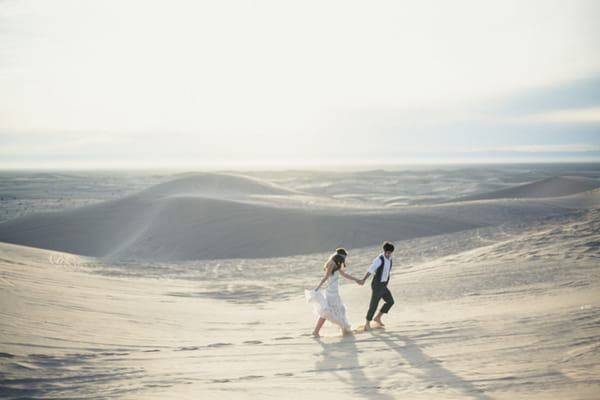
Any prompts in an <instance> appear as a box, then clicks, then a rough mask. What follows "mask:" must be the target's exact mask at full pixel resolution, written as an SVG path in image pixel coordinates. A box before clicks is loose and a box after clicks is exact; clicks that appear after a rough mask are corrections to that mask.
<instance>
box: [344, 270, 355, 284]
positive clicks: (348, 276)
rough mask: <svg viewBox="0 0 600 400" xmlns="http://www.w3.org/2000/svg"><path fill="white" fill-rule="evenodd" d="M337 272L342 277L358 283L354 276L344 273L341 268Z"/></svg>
mask: <svg viewBox="0 0 600 400" xmlns="http://www.w3.org/2000/svg"><path fill="white" fill-rule="evenodd" d="M339 272H340V275H341V276H343V277H344V278H346V279H350V280H351V281H354V282H356V283H358V279H357V278H355V277H353V276H352V275H349V274H347V273H345V272H344V271H342V270H341V269H340V270H339Z"/></svg>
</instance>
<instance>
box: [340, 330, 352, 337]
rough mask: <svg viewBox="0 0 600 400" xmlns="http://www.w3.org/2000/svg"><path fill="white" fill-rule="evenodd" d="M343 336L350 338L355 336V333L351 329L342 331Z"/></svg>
mask: <svg viewBox="0 0 600 400" xmlns="http://www.w3.org/2000/svg"><path fill="white" fill-rule="evenodd" d="M342 334H343V335H344V336H348V335H354V331H352V330H351V329H344V330H343V331H342Z"/></svg>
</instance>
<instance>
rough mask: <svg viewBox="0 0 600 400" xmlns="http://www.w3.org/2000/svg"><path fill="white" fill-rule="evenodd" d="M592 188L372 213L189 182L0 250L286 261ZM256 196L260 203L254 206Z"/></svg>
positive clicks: (549, 184) (508, 192)
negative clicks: (19, 248)
mask: <svg viewBox="0 0 600 400" xmlns="http://www.w3.org/2000/svg"><path fill="white" fill-rule="evenodd" d="M340 186H342V187H340V190H343V189H344V188H343V185H342V184H340ZM599 186H600V184H599V182H598V181H596V180H593V179H582V178H571V177H566V178H550V179H545V180H542V181H538V182H534V183H530V184H526V185H520V186H516V187H513V188H509V189H505V190H501V191H497V192H492V193H487V194H483V195H478V196H471V197H469V198H465V199H463V200H494V199H504V198H513V199H519V198H520V199H522V200H520V201H514V202H509V203H507V202H505V201H499V202H497V203H496V202H493V201H490V202H479V203H470V202H460V201H459V202H454V203H451V204H441V205H440V204H438V205H428V206H419V207H396V208H386V207H383V206H381V205H380V204H373V206H372V207H371V208H370V209H369V208H363V209H350V208H347V207H344V204H343V203H339V206H338V208H335V207H331V208H326V209H325V208H318V206H316V205H315V204H317V203H318V202H311V201H310V199H309V200H308V201H307V202H306V204H303V205H302V206H300V207H299V206H297V205H298V203H297V202H296V203H294V202H293V201H292V200H291V199H292V197H294V196H295V195H298V194H301V193H299V192H297V191H294V190H290V189H287V188H285V187H281V186H278V185H275V184H272V183H270V182H267V181H264V180H260V179H257V178H252V177H247V176H243V175H236V174H216V173H215V174H190V175H183V176H180V177H178V178H177V179H174V180H172V181H169V182H166V183H162V184H159V185H156V186H153V187H151V188H149V189H146V190H143V191H141V192H139V193H136V194H134V195H130V196H128V197H124V198H122V199H119V200H112V201H107V202H104V203H100V204H96V205H92V206H87V207H82V208H77V209H71V210H67V211H62V212H55V213H44V214H33V215H30V216H26V217H22V218H17V219H14V220H10V221H8V222H5V223H2V224H0V241H4V242H8V243H14V244H21V245H27V246H32V247H38V248H45V249H52V250H58V251H64V252H69V253H74V254H80V255H87V256H93V257H108V258H113V259H123V260H152V261H181V260H194V259H220V258H262V257H276V256H288V255H295V254H308V253H317V252H323V251H328V250H330V249H332V248H336V247H339V246H341V245H344V246H346V247H350V248H358V247H365V246H371V245H376V244H378V243H381V241H382V240H383V239H389V240H403V239H409V238H415V237H422V236H431V235H438V234H443V233H450V232H457V231H462V230H468V229H473V228H477V227H482V226H490V225H498V224H502V223H506V222H510V221H521V220H526V219H535V218H539V217H546V216H552V215H560V214H561V213H565V212H568V210H567V208H568V205H566V206H565V205H564V204H551V203H550V202H547V201H545V202H536V201H535V200H534V198H538V197H545V198H548V197H557V196H565V195H569V194H573V193H581V192H583V191H586V190H590V189H595V188H598V187H599ZM346 189H347V190H348V192H351V191H352V187H347V188H346ZM301 195H304V194H301ZM253 196H259V197H261V202H260V204H257V203H256V202H253V201H252V198H253ZM270 196H272V198H273V199H275V198H278V203H277V206H275V203H274V202H272V203H270V202H269V201H270V200H269V199H271V197H270ZM287 196H289V199H290V201H289V202H288V203H284V204H289V205H290V206H289V207H281V201H282V199H284V200H285V199H286V198H287ZM323 197H325V196H323ZM313 198H314V199H317V200H318V196H315V197H313ZM334 204H335V203H334Z"/></svg>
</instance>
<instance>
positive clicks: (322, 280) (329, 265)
mask: <svg viewBox="0 0 600 400" xmlns="http://www.w3.org/2000/svg"><path fill="white" fill-rule="evenodd" d="M333 267H335V263H334V262H333V261H331V262H330V263H329V264H327V271H325V276H324V277H323V279H321V282H319V285H318V286H317V287H316V288H315V290H319V289H321V286H322V285H323V284H324V283H325V281H326V280H327V278H329V275H331V271H333Z"/></svg>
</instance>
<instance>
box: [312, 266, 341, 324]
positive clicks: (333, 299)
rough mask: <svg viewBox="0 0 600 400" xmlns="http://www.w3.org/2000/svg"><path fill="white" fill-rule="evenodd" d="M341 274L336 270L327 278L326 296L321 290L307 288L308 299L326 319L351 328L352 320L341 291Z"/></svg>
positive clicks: (318, 313) (315, 309)
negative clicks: (349, 317) (348, 315)
mask: <svg viewBox="0 0 600 400" xmlns="http://www.w3.org/2000/svg"><path fill="white" fill-rule="evenodd" d="M339 281H340V274H339V273H338V272H337V271H335V272H334V273H333V275H331V276H330V277H329V278H328V279H327V288H326V289H325V296H323V292H321V291H320V290H318V291H317V290H305V291H304V295H305V296H306V301H307V302H308V303H309V304H312V306H313V309H314V311H315V313H316V314H317V315H318V316H319V317H321V318H325V319H326V320H328V321H330V322H332V323H334V324H336V325H338V326H339V327H340V328H342V329H343V330H350V327H351V325H350V322H349V321H348V317H346V306H344V303H343V302H342V298H341V297H340V292H339Z"/></svg>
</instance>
